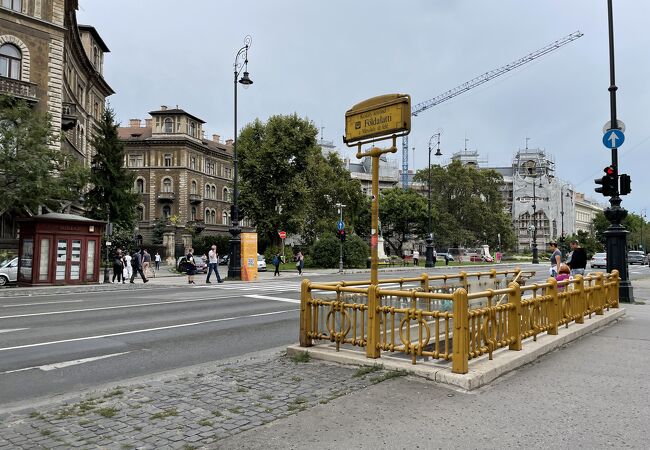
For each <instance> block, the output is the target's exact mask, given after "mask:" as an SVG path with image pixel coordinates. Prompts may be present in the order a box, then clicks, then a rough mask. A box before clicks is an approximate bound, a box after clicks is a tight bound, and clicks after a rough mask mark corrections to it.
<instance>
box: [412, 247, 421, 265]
mask: <svg viewBox="0 0 650 450" xmlns="http://www.w3.org/2000/svg"><path fill="white" fill-rule="evenodd" d="M413 265H414V266H419V265H420V252H418V251H417V250H413Z"/></svg>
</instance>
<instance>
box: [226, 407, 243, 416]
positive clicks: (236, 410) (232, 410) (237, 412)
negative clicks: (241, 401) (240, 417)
mask: <svg viewBox="0 0 650 450" xmlns="http://www.w3.org/2000/svg"><path fill="white" fill-rule="evenodd" d="M228 411H230V412H231V413H233V414H241V406H235V407H234V408H229V409H228Z"/></svg>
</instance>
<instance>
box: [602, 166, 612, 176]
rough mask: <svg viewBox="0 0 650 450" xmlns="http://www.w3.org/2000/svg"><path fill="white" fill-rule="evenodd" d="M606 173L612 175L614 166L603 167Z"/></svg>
mask: <svg viewBox="0 0 650 450" xmlns="http://www.w3.org/2000/svg"><path fill="white" fill-rule="evenodd" d="M603 171H604V172H605V173H606V174H607V175H614V168H613V167H612V166H607V167H605V168H604V169H603Z"/></svg>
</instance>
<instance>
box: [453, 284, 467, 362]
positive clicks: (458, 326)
mask: <svg viewBox="0 0 650 450" xmlns="http://www.w3.org/2000/svg"><path fill="white" fill-rule="evenodd" d="M453 301H454V313H453V314H454V338H453V353H452V355H451V371H452V372H453V373H467V372H468V370H469V314H468V313H469V303H468V301H467V291H466V290H465V289H456V291H455V292H454V300H453Z"/></svg>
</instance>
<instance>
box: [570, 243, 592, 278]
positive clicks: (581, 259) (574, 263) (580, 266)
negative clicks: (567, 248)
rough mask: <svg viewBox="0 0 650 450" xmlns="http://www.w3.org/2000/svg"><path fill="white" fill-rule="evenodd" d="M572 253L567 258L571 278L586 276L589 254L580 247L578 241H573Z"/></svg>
mask: <svg viewBox="0 0 650 450" xmlns="http://www.w3.org/2000/svg"><path fill="white" fill-rule="evenodd" d="M570 245H571V253H570V254H569V257H568V258H567V264H568V265H569V268H570V269H571V276H572V277H575V276H576V275H584V274H585V268H586V267H587V252H586V251H585V249H584V248H582V247H580V243H579V242H578V241H577V239H574V240H572V241H571V244H570Z"/></svg>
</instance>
